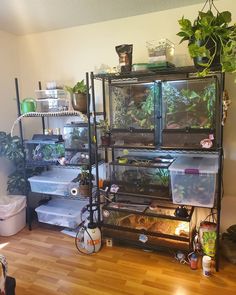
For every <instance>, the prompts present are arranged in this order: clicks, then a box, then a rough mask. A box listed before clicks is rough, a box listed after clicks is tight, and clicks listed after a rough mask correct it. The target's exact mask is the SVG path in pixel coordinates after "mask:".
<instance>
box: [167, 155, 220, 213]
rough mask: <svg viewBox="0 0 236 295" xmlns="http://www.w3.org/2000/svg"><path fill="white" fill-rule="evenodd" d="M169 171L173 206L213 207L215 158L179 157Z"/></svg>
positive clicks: (216, 162) (216, 163) (216, 170)
mask: <svg viewBox="0 0 236 295" xmlns="http://www.w3.org/2000/svg"><path fill="white" fill-rule="evenodd" d="M169 171H170V176H171V189H172V198H173V203H174V204H180V205H191V206H198V207H207V208H212V207H214V200H215V194H216V175H217V173H218V159H217V158H206V157H190V156H189V157H188V156H181V157H179V158H177V159H176V161H175V162H174V163H173V164H171V165H170V167H169Z"/></svg>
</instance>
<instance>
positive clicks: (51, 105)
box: [36, 98, 69, 112]
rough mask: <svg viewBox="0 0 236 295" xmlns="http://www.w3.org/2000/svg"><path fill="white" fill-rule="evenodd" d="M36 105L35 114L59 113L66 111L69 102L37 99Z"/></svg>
mask: <svg viewBox="0 0 236 295" xmlns="http://www.w3.org/2000/svg"><path fill="white" fill-rule="evenodd" d="M36 104H37V112H60V111H67V110H68V108H69V101H68V100H66V99H55V98H45V99H37V100H36Z"/></svg>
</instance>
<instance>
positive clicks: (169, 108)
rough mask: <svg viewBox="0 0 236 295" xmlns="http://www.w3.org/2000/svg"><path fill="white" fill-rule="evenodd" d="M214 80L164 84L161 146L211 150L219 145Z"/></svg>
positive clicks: (196, 79)
mask: <svg viewBox="0 0 236 295" xmlns="http://www.w3.org/2000/svg"><path fill="white" fill-rule="evenodd" d="M216 85H217V83H216V78H215V77H209V78H204V79H200V78H192V79H185V80H175V81H164V82H163V83H162V108H163V109H162V114H163V116H162V121H163V122H162V125H163V130H162V145H163V146H164V147H183V148H211V147H214V146H215V144H216V128H217V126H216V122H215V118H216V110H217V108H216V103H217V102H216V97H217V96H216V95H217V86H216Z"/></svg>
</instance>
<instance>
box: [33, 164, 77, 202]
mask: <svg viewBox="0 0 236 295" xmlns="http://www.w3.org/2000/svg"><path fill="white" fill-rule="evenodd" d="M78 173H79V170H76V169H62V168H60V169H53V170H51V171H46V172H43V173H42V174H41V175H36V176H32V177H30V178H29V179H28V180H29V182H30V186H31V190H32V192H36V193H42V194H50V195H59V196H64V197H67V196H69V195H70V192H69V188H68V187H69V184H70V182H71V181H72V180H73V179H74V178H75V177H76V176H77V175H78Z"/></svg>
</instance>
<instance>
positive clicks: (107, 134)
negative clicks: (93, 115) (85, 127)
mask: <svg viewBox="0 0 236 295" xmlns="http://www.w3.org/2000/svg"><path fill="white" fill-rule="evenodd" d="M98 127H99V128H100V129H101V131H102V135H101V142H102V145H103V146H109V145H110V144H111V128H110V125H109V122H108V119H105V120H100V121H99V123H98Z"/></svg>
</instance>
